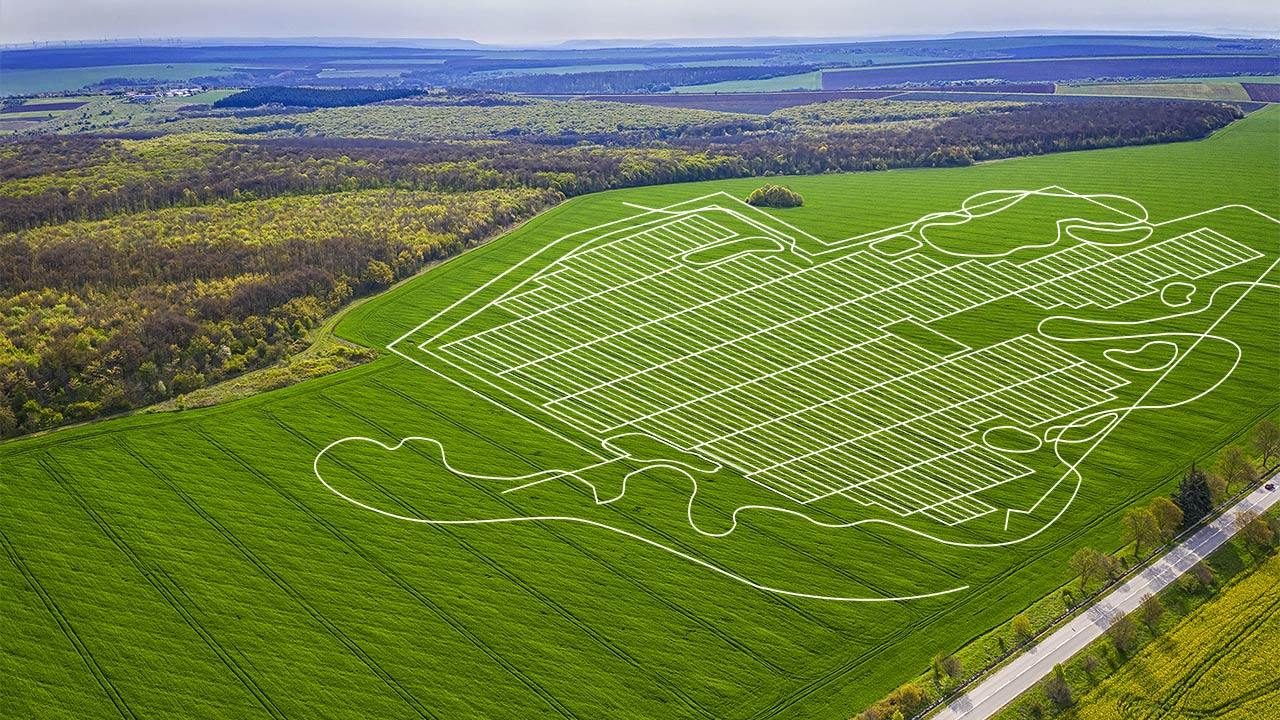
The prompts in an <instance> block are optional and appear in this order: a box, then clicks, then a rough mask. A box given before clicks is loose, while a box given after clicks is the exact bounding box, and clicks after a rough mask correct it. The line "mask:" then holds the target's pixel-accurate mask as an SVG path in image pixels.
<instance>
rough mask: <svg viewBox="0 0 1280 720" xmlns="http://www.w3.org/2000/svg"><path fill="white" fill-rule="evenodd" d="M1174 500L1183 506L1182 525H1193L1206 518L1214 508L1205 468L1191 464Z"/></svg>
mask: <svg viewBox="0 0 1280 720" xmlns="http://www.w3.org/2000/svg"><path fill="white" fill-rule="evenodd" d="M1173 501H1174V502H1175V503H1176V504H1177V505H1178V507H1180V508H1182V525H1183V527H1191V526H1192V525H1195V524H1196V523H1198V522H1200V521H1201V520H1203V519H1204V517H1205V516H1206V515H1208V514H1209V511H1211V510H1213V500H1212V499H1211V498H1210V496H1209V479H1208V478H1207V477H1206V476H1205V474H1204V470H1201V469H1200V468H1198V467H1196V466H1195V465H1192V466H1191V469H1190V470H1188V471H1187V473H1186V474H1185V475H1183V476H1182V481H1181V482H1179V483H1178V492H1177V493H1175V494H1174V496H1173Z"/></svg>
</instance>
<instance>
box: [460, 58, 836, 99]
mask: <svg viewBox="0 0 1280 720" xmlns="http://www.w3.org/2000/svg"><path fill="white" fill-rule="evenodd" d="M816 69H817V67H816V66H814V65H726V66H711V67H671V68H651V69H646V70H605V71H597V72H581V73H569V74H564V75H552V74H527V75H504V76H500V77H494V78H486V79H479V80H476V79H471V80H469V81H467V83H466V86H467V87H472V88H477V89H481V90H496V91H500V92H519V93H549V94H560V93H564V94H582V93H635V92H666V91H667V90H670V89H671V88H673V87H679V86H682V85H706V84H709V83H717V82H725V81H729V80H763V79H767V78H774V77H781V76H783V75H798V74H801V73H807V72H812V71H814V70H816Z"/></svg>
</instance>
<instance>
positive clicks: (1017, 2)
mask: <svg viewBox="0 0 1280 720" xmlns="http://www.w3.org/2000/svg"><path fill="white" fill-rule="evenodd" d="M1277 8H1280V3H1277V2H1275V0H1067V1H1066V2H1062V1H1056V2H1046V1H1044V0H1039V1H1037V0H979V1H975V0H0V42H5V43H14V42H29V41H32V40H65V39H72V40H78V39H100V38H136V37H151V38H154V37H225V36H242V37H302V36H312V37H321V36H324V37H336V36H341V37H356V36H358V37H417V38H446V37H448V38H466V39H471V40H479V41H481V42H494V43H518V44H532V43H545V42H557V41H561V40H567V39H574V38H678V37H752V36H755V37H759V36H807V37H833V36H872V35H901V34H943V33H950V32H958V31H966V30H1016V29H1031V28H1034V29H1086V30H1191V31H1214V30H1218V31H1221V30H1237V31H1247V32H1250V33H1251V34H1274V33H1276V32H1277V31H1280V10H1278V9H1277Z"/></svg>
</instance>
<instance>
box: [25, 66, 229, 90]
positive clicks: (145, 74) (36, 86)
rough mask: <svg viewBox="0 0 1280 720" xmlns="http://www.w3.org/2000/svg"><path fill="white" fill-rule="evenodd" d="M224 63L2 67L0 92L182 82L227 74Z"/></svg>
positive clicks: (227, 67) (227, 69)
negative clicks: (114, 82) (113, 81)
mask: <svg viewBox="0 0 1280 720" xmlns="http://www.w3.org/2000/svg"><path fill="white" fill-rule="evenodd" d="M231 70H232V69H231V68H230V67H229V66H227V65H221V64H216V63H177V64H173V65H164V64H160V63H150V64H138V65H107V66H99V67H86V68H40V69H25V68H24V69H16V70H15V69H6V70H5V71H4V75H3V77H0V95H29V94H33V93H44V92H60V91H63V90H79V89H81V88H83V87H86V86H89V85H93V84H94V83H98V82H102V81H103V80H106V79H108V78H131V79H136V80H157V81H161V82H165V81H185V80H189V79H191V78H194V77H205V76H212V75H227V74H229V73H230V72H231Z"/></svg>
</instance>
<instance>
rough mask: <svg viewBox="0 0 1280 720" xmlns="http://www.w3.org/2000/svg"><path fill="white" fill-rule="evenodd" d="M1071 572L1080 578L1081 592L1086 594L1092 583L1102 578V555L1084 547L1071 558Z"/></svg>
mask: <svg viewBox="0 0 1280 720" xmlns="http://www.w3.org/2000/svg"><path fill="white" fill-rule="evenodd" d="M1069 565H1070V567H1071V571H1072V572H1074V573H1075V574H1076V575H1077V576H1079V578H1080V591H1081V592H1084V589H1085V587H1087V586H1088V585H1089V583H1090V582H1092V581H1093V580H1096V579H1098V578H1100V577H1102V574H1103V560H1102V553H1100V552H1098V551H1097V550H1095V549H1093V548H1091V547H1082V548H1080V549H1079V550H1077V551H1076V553H1075V554H1074V555H1072V556H1071V561H1070V563H1069Z"/></svg>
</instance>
